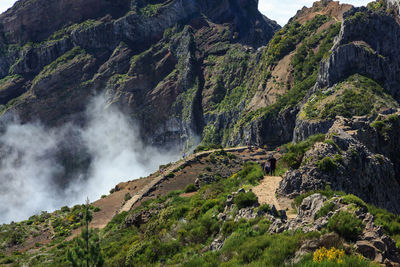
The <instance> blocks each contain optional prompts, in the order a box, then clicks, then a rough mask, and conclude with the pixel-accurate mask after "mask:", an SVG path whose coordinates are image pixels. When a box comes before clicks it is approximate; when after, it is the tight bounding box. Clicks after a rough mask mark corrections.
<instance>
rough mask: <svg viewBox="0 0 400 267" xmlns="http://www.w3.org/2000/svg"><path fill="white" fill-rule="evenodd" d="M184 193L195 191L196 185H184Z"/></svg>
mask: <svg viewBox="0 0 400 267" xmlns="http://www.w3.org/2000/svg"><path fill="white" fill-rule="evenodd" d="M184 191H185V193H191V192H196V191H197V186H196V185H194V184H188V185H187V186H186V187H185V190H184Z"/></svg>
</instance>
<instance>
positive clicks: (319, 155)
mask: <svg viewBox="0 0 400 267" xmlns="http://www.w3.org/2000/svg"><path fill="white" fill-rule="evenodd" d="M350 121H351V120H346V119H344V118H341V117H338V119H337V120H336V121H335V123H334V124H333V126H332V127H331V128H330V130H329V132H328V136H329V138H331V139H330V141H329V142H324V143H317V144H315V145H314V146H313V147H312V148H311V149H310V150H309V151H307V152H306V153H305V155H304V158H303V163H302V166H301V167H300V168H299V169H296V170H290V171H289V172H287V173H286V174H285V176H284V179H283V180H282V182H281V184H280V186H279V189H278V193H279V194H281V195H292V196H293V195H298V194H300V193H303V192H307V191H309V190H317V189H324V188H325V186H326V185H330V186H331V187H332V188H333V189H335V190H342V191H345V192H348V193H352V194H355V195H357V196H359V197H360V198H362V199H363V200H365V201H366V202H369V203H372V204H375V205H376V206H379V207H382V208H385V209H387V210H390V211H392V212H396V213H399V212H400V206H399V203H400V198H399V195H398V193H397V192H399V190H400V180H399V179H398V174H397V173H396V170H395V166H394V164H393V162H395V163H396V165H397V164H398V163H397V162H398V159H397V158H392V160H393V161H392V160H391V158H389V157H388V156H390V154H391V152H389V151H390V150H389V151H387V153H385V154H383V155H382V154H378V153H379V150H378V151H376V150H375V151H374V150H370V149H368V147H367V146H366V145H364V144H363V143H362V142H361V141H360V140H358V139H357V133H360V135H366V133H365V132H366V130H368V128H364V127H360V125H363V122H362V120H354V121H353V123H351V122H350ZM364 123H365V122H364ZM349 125H352V126H353V127H349ZM368 127H369V129H370V131H371V135H369V136H370V138H368V140H367V139H366V137H364V140H363V141H365V142H368V143H369V144H373V143H374V141H373V136H376V133H374V131H375V129H373V128H372V127H370V126H369V124H368ZM376 140H379V138H378V139H376ZM378 142H379V141H378ZM386 155H387V156H386Z"/></svg>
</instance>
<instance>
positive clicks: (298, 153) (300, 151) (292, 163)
mask: <svg viewBox="0 0 400 267" xmlns="http://www.w3.org/2000/svg"><path fill="white" fill-rule="evenodd" d="M324 140H325V135H324V134H316V135H313V136H310V137H308V138H307V139H306V140H305V141H302V142H299V143H297V144H292V143H291V144H287V145H285V146H284V147H283V150H287V152H286V153H285V154H284V155H283V156H282V161H283V162H285V163H286V164H287V165H288V166H289V167H291V168H293V169H298V168H299V167H300V164H301V162H302V160H303V156H304V153H305V152H306V151H307V150H309V149H310V148H311V147H312V146H313V145H314V144H315V143H317V142H322V141H324Z"/></svg>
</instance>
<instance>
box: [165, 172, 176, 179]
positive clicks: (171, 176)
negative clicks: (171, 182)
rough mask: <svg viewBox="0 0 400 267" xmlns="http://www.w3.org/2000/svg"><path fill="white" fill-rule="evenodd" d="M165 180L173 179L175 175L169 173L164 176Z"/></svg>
mask: <svg viewBox="0 0 400 267" xmlns="http://www.w3.org/2000/svg"><path fill="white" fill-rule="evenodd" d="M166 177H167V178H174V177H175V174H174V173H173V172H170V173H168V174H167V175H166Z"/></svg>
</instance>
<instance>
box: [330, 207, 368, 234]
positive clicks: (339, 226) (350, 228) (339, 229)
mask: <svg viewBox="0 0 400 267" xmlns="http://www.w3.org/2000/svg"><path fill="white" fill-rule="evenodd" d="M363 227H364V225H363V223H362V221H361V220H360V219H357V218H356V217H354V215H353V214H351V213H349V212H345V211H341V212H339V213H337V214H335V215H333V216H332V217H331V218H330V219H329V221H328V229H329V230H330V231H334V232H336V233H338V234H339V235H340V236H341V237H343V238H344V239H346V240H351V241H355V240H356V239H357V237H358V236H359V235H360V234H361V232H362V230H363Z"/></svg>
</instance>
